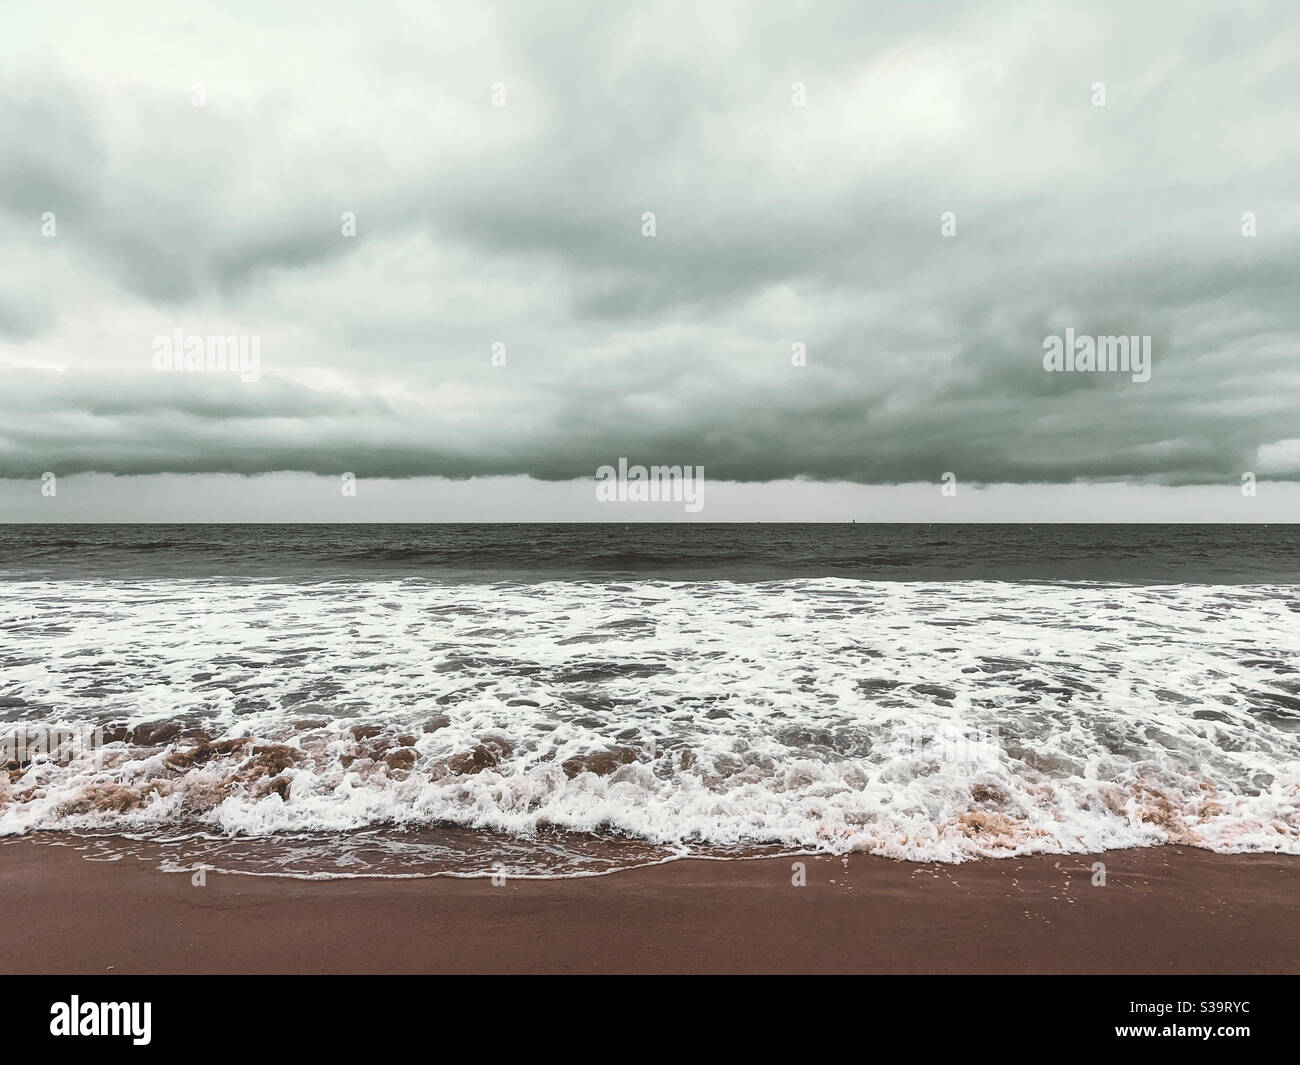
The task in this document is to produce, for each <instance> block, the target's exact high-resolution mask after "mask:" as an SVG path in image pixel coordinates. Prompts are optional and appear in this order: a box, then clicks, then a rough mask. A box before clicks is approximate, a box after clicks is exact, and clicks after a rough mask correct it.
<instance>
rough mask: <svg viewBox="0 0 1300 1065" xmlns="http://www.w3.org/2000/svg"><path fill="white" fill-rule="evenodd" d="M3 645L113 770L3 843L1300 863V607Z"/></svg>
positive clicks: (582, 610)
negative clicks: (368, 839)
mask: <svg viewBox="0 0 1300 1065" xmlns="http://www.w3.org/2000/svg"><path fill="white" fill-rule="evenodd" d="M0 632H2V633H3V639H4V643H3V652H2V653H0V699H3V702H2V703H0V730H3V729H15V728H20V727H23V726H24V725H27V726H30V725H31V724H32V723H33V722H41V723H48V724H58V725H59V726H60V727H65V728H94V727H97V726H103V727H105V728H106V735H107V736H108V738H109V739H114V737H116V740H115V742H111V743H110V744H109V745H108V746H107V747H106V748H104V749H103V750H102V751H97V752H89V753H84V752H83V753H82V754H81V755H79V756H78V757H77V758H76V760H74V761H72V762H69V763H66V764H61V763H55V762H49V761H34V762H32V763H31V764H29V765H25V766H18V767H15V768H12V769H11V770H10V771H9V773H8V774H7V778H6V776H4V775H0V834H15V833H22V832H26V831H29V830H35V829H74V830H81V831H90V830H113V831H123V832H126V831H130V832H135V833H141V832H143V833H150V832H153V833H165V832H169V831H170V832H175V831H176V830H177V827H178V826H181V825H188V824H193V825H196V826H200V827H201V828H202V829H203V830H204V831H206V832H209V833H217V834H251V835H270V834H277V835H282V834H288V833H301V832H308V831H310V832H340V831H344V830H355V829H365V828H372V827H374V826H428V825H435V824H440V823H445V824H451V825H455V826H461V827H463V828H468V829H476V830H483V831H490V832H493V833H502V834H506V835H508V836H511V837H516V838H522V839H532V838H536V837H537V834H538V833H539V832H541V833H546V832H548V831H551V830H563V831H567V832H580V833H592V832H595V833H613V834H617V835H621V836H626V837H631V838H633V839H635V840H640V841H644V842H645V843H647V844H650V845H654V846H657V847H663V848H671V849H672V850H673V851H674V852H675V853H682V852H685V851H690V850H692V849H695V850H704V851H707V850H708V849H709V848H717V847H728V846H736V847H744V846H747V845H775V846H780V847H784V848H790V849H800V850H820V851H828V852H833V853H843V852H847V851H854V850H861V851H870V852H873V853H877V854H884V855H889V856H893V857H899V858H912V859H927V860H940V861H960V860H963V859H967V858H972V857H979V856H993V857H998V856H1010V855H1015V854H1025V853H1030V852H1035V851H1048V852H1093V851H1098V850H1102V849H1105V848H1110V847H1123V846H1133V845H1149V844H1157V843H1165V842H1178V843H1184V844H1189V845H1194V846H1201V847H1207V848H1210V849H1212V850H1216V851H1223V852H1234V851H1274V852H1283V853H1300V602H1298V601H1297V592H1296V590H1295V589H1294V588H1291V587H1288V586H1259V585H1256V586H1252V587H1235V586H1234V587H1227V586H1223V587H1219V586H1178V587H1171V586H1161V587H1114V586H1099V585H1089V584H1027V583H1000V582H954V583H922V582H915V583H891V582H866V581H853V580H842V579H817V580H787V581H771V582H766V583H732V582H723V581H711V582H664V581H628V582H623V583H589V582H574V581H553V582H541V583H513V582H512V583H498V584H472V585H471V584H449V583H438V582H433V581H427V580H415V579H410V580H400V581H399V580H390V581H368V582H337V583H327V584H319V585H311V586H304V585H301V584H278V583H261V582H258V583H247V582H245V583H221V582H212V581H203V582H187V581H179V580H167V581H162V580H158V581H121V582H105V581H93V582H91V581H86V582H81V581H59V582H43V581H42V582H37V581H29V582H10V583H5V584H0ZM159 723H170V725H169V727H166V728H160V727H159ZM132 730H133V731H132ZM240 738H247V739H248V740H249V742H248V743H245V744H235V743H226V744H224V745H221V746H218V747H215V748H213V747H208V746H202V744H204V743H206V742H207V741H231V740H237V739H240Z"/></svg>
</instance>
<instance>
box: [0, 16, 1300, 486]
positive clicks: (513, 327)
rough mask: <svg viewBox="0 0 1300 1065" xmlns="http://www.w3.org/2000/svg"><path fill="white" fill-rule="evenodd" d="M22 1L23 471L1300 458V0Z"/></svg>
mask: <svg viewBox="0 0 1300 1065" xmlns="http://www.w3.org/2000/svg"><path fill="white" fill-rule="evenodd" d="M308 12H309V14H308ZM5 18H6V32H5V35H4V38H3V40H2V41H0V143H2V144H3V145H4V150H3V151H2V152H0V373H3V378H4V384H5V387H4V388H3V389H0V477H8V478H39V477H40V475H41V473H42V472H44V471H55V472H57V473H58V474H59V475H60V476H67V475H75V474H80V473H86V472H100V473H107V474H158V473H239V474H259V473H265V472H268V471H300V472H303V473H312V474H326V475H337V474H338V473H339V472H340V471H343V470H347V471H353V472H355V473H356V474H357V475H358V476H363V477H376V478H378V477H384V478H403V477H417V476H437V477H446V478H472V477H480V476H512V475H526V476H531V477H533V478H537V479H541V480H552V481H555V480H559V481H563V480H569V479H573V478H579V477H590V476H591V475H592V473H593V472H594V470H595V469H596V467H598V466H600V465H602V464H605V463H609V462H613V461H616V460H617V458H618V457H619V456H630V457H631V458H632V459H633V461H642V462H647V463H649V462H663V463H681V464H688V463H689V464H696V465H704V466H705V467H706V469H707V470H708V473H709V475H710V476H711V477H713V478H717V479H720V480H728V481H742V482H744V481H751V482H752V481H759V482H761V481H777V480H782V479H789V478H799V477H803V478H810V479H813V480H824V481H839V482H859V483H863V484H898V483H907V482H924V481H936V480H937V479H938V478H939V476H940V474H941V473H942V472H943V471H956V473H957V475H958V476H959V477H960V478H961V479H962V480H963V481H964V482H1019V483H1041V482H1054V483H1067V482H1072V481H1076V480H1085V481H1125V482H1139V483H1159V484H1167V485H1190V484H1215V483H1230V484H1231V483H1236V482H1237V481H1238V479H1239V478H1240V476H1241V474H1242V472H1243V471H1253V472H1256V473H1257V474H1258V475H1259V476H1260V477H1271V478H1274V479H1280V480H1300V418H1298V417H1297V414H1298V413H1300V403H1298V402H1297V399H1296V397H1297V396H1300V360H1298V359H1297V355H1298V354H1300V300H1297V298H1296V293H1297V291H1298V284H1297V283H1298V282H1300V239H1298V238H1300V199H1297V189H1296V183H1295V176H1296V174H1297V173H1300V140H1298V139H1297V137H1296V135H1295V134H1296V120H1297V110H1296V106H1297V105H1296V101H1297V100H1300V67H1297V65H1296V64H1295V62H1294V56H1295V55H1296V54H1297V53H1300V15H1298V14H1297V13H1296V11H1295V8H1294V5H1292V4H1287V3H1276V4H1271V3H1255V4H1246V5H1234V6H1227V5H1225V6H1222V7H1220V8H1218V9H1217V10H1214V9H1210V8H1204V7H1200V6H1196V5H1190V6H1189V5H1185V4H1178V3H1173V2H1169V3H1161V4H1146V5H1141V6H1140V7H1138V8H1134V7H1133V6H1132V5H1127V4H1120V3H1114V4H1086V5H1085V4H1082V3H1067V4H1040V3H1023V4H1017V3H1011V4H1007V3H987V4H981V3H961V4H957V3H951V4H948V3H945V4H925V3H918V4H909V5H890V6H889V7H886V8H883V9H882V8H879V7H873V6H871V5H864V4H860V3H850V2H845V3H838V4H837V3H826V2H817V3H807V4H799V3H764V4H743V5H742V4H734V5H731V4H708V5H697V4H696V5H693V4H684V3H683V4H673V3H667V4H665V3H658V4H652V5H649V6H647V5H641V4H638V5H631V6H629V5H611V4H594V3H592V4H569V5H565V4H546V5H536V4H526V3H519V4H496V5H484V4H479V3H474V4H465V5H447V4H439V5H434V6H428V7H425V6H419V7H417V6H412V7H410V8H400V9H399V8H396V7H392V8H389V7H387V6H380V7H372V8H357V7H356V6H355V5H352V4H328V3H325V4H315V5H312V6H311V7H310V8H309V9H308V8H305V7H304V8H303V9H301V10H300V11H298V12H297V13H296V14H291V13H289V12H281V11H279V10H278V9H271V8H267V7H266V6H265V5H254V4H248V5H238V4H232V5H223V6H222V8H221V9H220V10H215V9H205V10H202V11H198V10H190V9H189V6H188V5H179V6H178V5H175V4H162V3H159V4H125V5H116V4H115V5H89V4H87V5H76V6H73V5H62V4H58V3H53V4H45V5H37V6H31V7H29V8H28V9H27V10H25V11H21V12H11V13H8V14H7V15H6V17H5ZM795 83H799V84H801V85H803V86H804V87H805V91H806V106H795V103H794V102H792V101H793V97H792V92H793V91H795V90H792V86H793V85H794V84H795ZM1097 83H1102V85H1103V86H1104V89H1103V91H1104V106H1097V105H1096V102H1097V99H1098V90H1097V88H1096V84H1097ZM494 86H497V88H496V89H495V90H494ZM494 91H495V93H496V97H497V99H496V100H495V101H494ZM502 99H503V100H504V104H505V105H504V106H494V102H497V103H499V102H501V101H502ZM199 103H201V104H202V105H201V106H200V105H198V104H199ZM646 212H653V213H654V227H655V233H654V236H644V235H643V225H644V223H643V216H644V215H645V213H646ZM947 212H951V214H952V215H953V216H955V233H953V234H951V235H945V234H944V232H943V230H942V226H943V219H944V216H945V213H947ZM345 213H350V214H351V215H353V216H355V226H356V235H355V236H345V235H344V234H343V232H342V230H343V229H344V228H345V225H344V215H345ZM1248 213H1249V215H1250V216H1251V217H1252V218H1253V223H1251V222H1247V221H1245V220H1244V216H1246V215H1247V214H1248ZM51 214H52V216H53V218H52V219H50V217H49V216H50V215H51ZM51 222H52V223H53V234H52V235H46V233H43V228H44V229H45V230H46V232H47V233H48V231H49V230H50V228H51V224H50V223H51ZM1252 224H1253V227H1254V232H1255V235H1254V236H1247V235H1243V227H1245V228H1246V229H1250V228H1251V225H1252ZM950 228H951V227H950ZM1067 328H1068V329H1073V330H1074V331H1075V333H1076V334H1079V335H1090V336H1101V335H1110V334H1117V335H1125V336H1128V335H1141V336H1150V337H1151V338H1152V351H1153V357H1152V373H1151V379H1150V381H1148V382H1145V383H1137V382H1134V381H1132V380H1131V378H1130V376H1129V375H1127V374H1120V373H1047V372H1045V371H1044V369H1043V365H1042V356H1043V340H1044V338H1045V337H1046V336H1048V335H1052V334H1062V335H1063V334H1064V332H1065V330H1066V329H1067ZM176 329H182V330H184V332H185V333H186V334H192V335H197V336H206V335H214V336H257V337H258V338H259V343H260V352H261V364H260V374H259V376H258V378H257V380H255V381H241V380H240V377H239V375H238V374H231V373H229V372H226V373H221V372H192V373H188V372H179V373H158V372H155V370H154V368H153V365H152V362H151V359H152V355H153V347H152V344H153V340H154V338H155V337H156V336H160V335H171V334H172V333H173V332H174V331H175V330H176ZM494 345H503V347H497V348H495V349H494ZM795 345H803V347H804V350H805V351H806V365H792V352H793V350H794V346H795ZM494 350H495V351H496V352H497V354H498V359H497V361H498V362H500V361H501V359H500V356H501V355H502V354H503V355H504V365H494V363H493V352H494Z"/></svg>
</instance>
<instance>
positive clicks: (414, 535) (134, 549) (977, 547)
mask: <svg viewBox="0 0 1300 1065" xmlns="http://www.w3.org/2000/svg"><path fill="white" fill-rule="evenodd" d="M382 574H393V575H403V576H421V577H434V578H449V579H456V578H463V579H472V580H481V579H484V578H488V579H493V578H496V577H505V578H516V579H528V578H541V579H561V580H563V579H582V578H584V577H586V578H596V579H603V578H607V577H611V576H627V577H647V578H661V579H672V580H687V579H693V580H708V579H725V580H745V581H752V580H781V579H784V578H792V577H849V578H853V579H857V580H904V581H906V580H1002V581H1015V580H1093V581H1134V582H1168V583H1182V582H1213V583H1239V582H1246V583H1250V582H1257V581H1277V582H1298V581H1300V525H1113V524H1107V525H867V524H863V525H826V524H808V525H799V524H789V525H787V524H781V525H773V524H751V525H710V524H695V523H691V524H685V523H683V524H668V525H649V524H635V525H604V524H602V525H592V524H584V525H2V526H0V575H3V576H4V577H8V578H14V577H24V576H34V575H40V576H45V577H50V578H55V579H57V578H58V577H60V576H66V577H93V576H97V575H98V576H113V577H120V578H130V577H136V576H140V577H149V576H180V577H195V578H197V577H205V576H217V575H234V576H237V575H245V576H275V577H283V578H285V579H290V580H296V579H308V580H311V579H333V578H338V577H347V576H350V575H365V576H369V577H374V576H377V575H382Z"/></svg>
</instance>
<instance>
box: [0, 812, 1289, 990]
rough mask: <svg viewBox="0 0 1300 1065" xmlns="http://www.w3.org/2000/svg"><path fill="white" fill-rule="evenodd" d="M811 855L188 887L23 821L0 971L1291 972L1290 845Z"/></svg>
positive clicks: (4, 885) (181, 878)
mask: <svg viewBox="0 0 1300 1065" xmlns="http://www.w3.org/2000/svg"><path fill="white" fill-rule="evenodd" d="M803 861H804V862H805V864H806V876H807V884H806V886H803V887H796V886H793V884H792V883H791V879H792V876H793V875H794V874H793V873H792V869H791V865H792V859H761V860H755V861H747V862H711V861H679V862H673V863H671V864H668V865H663V866H657V867H654V868H647V869H634V870H628V871H625V872H621V873H616V874H613V875H611V876H603V877H593V878H588V879H576V880H549V881H527V880H509V881H507V882H506V884H505V885H504V886H500V887H496V886H493V885H492V883H491V881H489V880H453V879H445V878H438V879H423V880H335V881H303V880H290V879H280V878H269V877H247V876H224V875H221V874H218V873H212V872H209V873H208V874H207V883H206V886H204V887H196V886H193V885H192V884H191V878H190V876H189V875H188V874H186V875H181V874H166V873H160V872H158V871H157V870H156V869H155V868H154V867H153V866H152V865H150V864H148V863H145V862H142V861H135V860H130V859H126V860H121V861H116V862H95V861H88V860H86V859H85V858H84V857H82V855H81V854H80V853H79V852H78V851H76V850H74V849H72V848H70V847H64V846H51V845H48V844H46V843H42V842H40V841H37V840H35V839H31V838H28V839H20V840H16V841H10V842H7V843H4V844H0V900H2V901H3V914H4V923H5V934H4V935H3V936H0V972H4V973H65V974H66V973H85V974H99V973H429V972H433V973H438V972H444V973H482V972H487V973H501V972H526V973H557V972H558V973H583V972H585V973H642V972H654V973H660V972H690V973H697V972H699V973H702V972H742V973H767V972H794V973H842V972H855V973H1160V974H1175V973H1222V974H1236V973H1297V972H1300V858H1294V857H1279V856H1271V855H1218V854H1211V853H1209V852H1206V851H1199V850H1194V849H1187V848H1178V847H1161V848H1154V849H1143V850H1124V851H1112V852H1110V853H1107V854H1103V855H1089V856H1068V857H1061V856H1056V855H1049V856H1037V857H1033V858H1021V859H1009V860H998V861H983V862H973V863H967V864H964V865H956V866H943V865H917V864H914V863H910V862H894V861H889V860H887V859H883V858H876V857H872V856H869V855H854V856H852V857H850V858H849V859H847V860H845V859H839V858H816V859H813V858H808V859H803ZM1096 861H1102V862H1104V863H1105V865H1106V885H1105V886H1104V887H1095V886H1093V884H1092V882H1091V881H1092V873H1091V872H1090V867H1091V865H1092V863H1093V862H1096Z"/></svg>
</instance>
